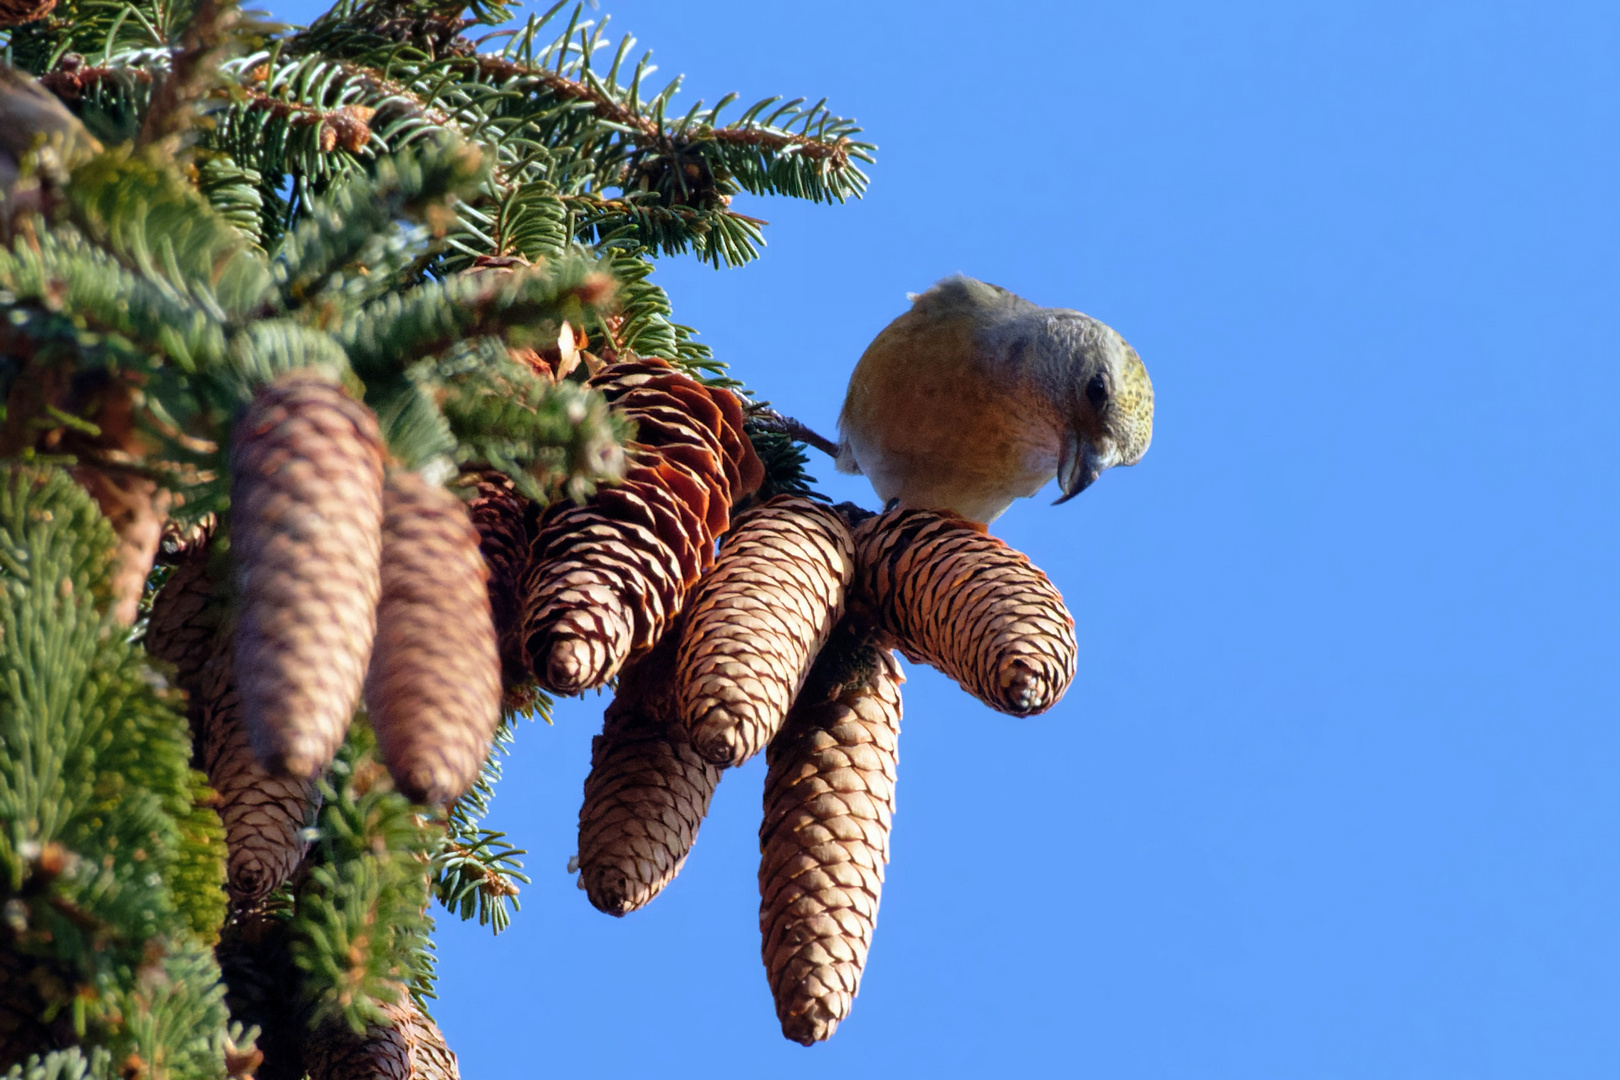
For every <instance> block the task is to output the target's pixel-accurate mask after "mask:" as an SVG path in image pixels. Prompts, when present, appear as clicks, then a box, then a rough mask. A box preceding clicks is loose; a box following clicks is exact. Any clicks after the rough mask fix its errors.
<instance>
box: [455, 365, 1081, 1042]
mask: <svg viewBox="0 0 1620 1080" xmlns="http://www.w3.org/2000/svg"><path fill="white" fill-rule="evenodd" d="M591 385H593V386H595V387H597V388H598V389H600V390H602V391H603V392H604V394H606V396H607V397H608V398H609V400H611V401H612V402H613V403H614V405H615V407H616V408H617V409H618V410H620V412H621V413H622V414H623V415H625V416H626V417H627V418H629V419H631V420H633V421H634V422H635V423H636V428H637V435H636V441H635V442H633V443H632V444H631V446H630V458H631V460H632V462H633V463H634V464H633V468H632V469H631V471H630V474H629V478H628V480H627V482H626V483H625V484H624V485H622V486H620V487H616V488H611V489H607V490H604V491H602V492H601V493H600V494H598V495H597V496H596V497H595V498H594V499H592V500H590V501H589V502H588V503H586V504H585V505H583V506H572V505H565V506H559V507H555V508H552V509H551V510H548V511H545V512H543V513H542V512H537V511H536V509H535V508H534V507H531V506H526V505H525V504H524V501H523V500H522V499H521V498H519V497H517V496H516V495H515V494H514V493H513V492H512V491H511V490H510V488H509V487H508V486H506V485H505V484H503V483H502V482H501V481H500V480H498V479H496V478H492V477H486V478H483V479H481V480H480V481H479V491H478V495H477V497H476V498H475V499H474V500H473V520H474V522H475V523H476V524H477V526H478V529H479V532H480V534H481V536H482V537H483V544H484V548H483V550H484V555H485V559H486V562H487V563H488V565H489V567H490V571H491V593H492V608H493V610H494V611H495V612H496V618H497V625H498V626H500V628H501V629H500V637H501V642H502V644H501V655H502V665H503V670H504V671H505V673H506V679H507V681H508V682H509V683H511V682H512V681H514V680H518V679H522V678H525V677H532V678H533V679H534V681H535V682H536V683H537V684H538V685H539V686H541V687H542V688H544V689H547V690H550V691H552V692H554V693H559V694H576V693H580V692H581V691H584V690H589V689H592V688H596V687H601V686H604V685H606V684H607V683H608V682H609V681H610V680H612V679H614V678H617V680H618V684H617V692H616V695H615V697H614V699H613V701H612V703H611V704H610V705H609V706H608V709H607V713H606V716H605V718H604V723H603V730H602V734H601V735H600V736H598V737H597V738H596V740H595V741H594V743H593V746H592V759H591V772H590V775H589V777H588V778H587V779H586V782H585V797H584V803H583V806H582V807H581V809H580V822H579V850H578V854H577V856H576V858H575V860H574V862H573V863H572V865H571V869H576V870H578V871H579V874H580V878H579V883H580V886H581V888H583V889H584V890H585V892H586V894H587V895H588V896H589V898H590V901H591V903H592V904H594V905H595V906H596V907H597V908H599V909H601V910H602V911H605V912H608V913H609V914H613V915H624V914H627V913H628V912H631V911H634V910H636V909H637V908H640V907H642V906H643V905H645V904H647V903H648V902H649V901H651V900H652V899H653V897H655V896H656V895H658V893H659V892H660V891H661V890H662V889H663V888H664V887H665V886H666V885H668V884H669V882H670V881H671V880H673V879H674V877H675V875H676V874H677V873H678V872H679V871H680V868H681V866H682V864H683V863H684V861H685V859H686V857H687V855H688V853H689V852H690V850H691V848H692V844H693V842H694V841H695V840H696V837H697V832H698V828H699V826H700V824H701V822H702V820H703V817H704V815H705V814H706V813H707V811H708V807H709V802H710V799H711V798H712V796H713V794H714V791H715V788H716V786H717V785H718V783H719V782H720V778H721V775H722V773H723V771H724V770H725V769H727V768H730V767H734V766H737V765H741V764H742V763H743V762H745V761H747V760H748V759H749V758H751V757H753V756H754V755H755V754H757V753H759V752H760V751H762V750H763V751H766V754H767V762H768V776H767V780H766V789H765V814H764V820H763V823H762V825H761V829H760V847H761V861H760V892H761V908H760V929H761V933H762V936H763V953H764V960H765V966H766V970H767V975H768V979H769V982H770V986H771V990H772V993H773V995H774V996H775V999H776V1005H777V1013H778V1016H779V1018H780V1019H781V1022H782V1029H783V1032H784V1034H786V1035H787V1036H788V1037H789V1038H791V1039H794V1040H796V1041H799V1042H802V1043H805V1044H810V1043H813V1042H816V1041H818V1040H821V1039H825V1038H827V1037H828V1036H829V1035H831V1034H832V1032H833V1031H834V1029H836V1027H837V1025H838V1023H839V1021H841V1020H842V1019H843V1018H844V1017H845V1016H847V1015H848V1013H849V1009H850V1005H851V1003H852V1000H853V998H854V996H855V993H856V990H857V988H858V986H859V982H860V975H861V970H862V967H863V965H864V962H865V958H866V953H867V948H868V946H869V944H870V941H871V935H872V930H873V926H874V925H875V922H876V916H877V907H878V900H879V895H880V892H881V887H882V881H883V868H884V865H885V864H886V862H887V860H888V835H889V829H890V823H891V819H892V815H893V812H894V785H895V764H896V751H897V741H898V734H899V722H900V689H899V688H900V684H901V682H902V681H903V677H902V675H901V673H900V668H899V664H898V663H897V662H896V660H895V658H894V655H893V654H894V650H898V651H899V652H900V653H901V654H903V655H904V656H906V657H907V658H908V659H910V660H913V661H916V662H921V663H927V664H931V665H933V666H935V667H937V668H939V669H940V670H941V671H944V672H945V673H946V674H948V675H950V676H951V677H952V678H954V679H955V680H956V681H957V682H958V683H960V684H961V685H962V687H963V688H964V689H966V690H967V691H968V692H969V693H971V694H973V695H974V696H976V697H978V698H979V699H980V700H982V701H984V702H985V703H986V704H988V705H990V706H991V707H993V708H995V709H998V710H1000V711H1002V712H1007V713H1012V714H1015V715H1030V714H1033V713H1038V712H1042V711H1044V710H1046V709H1048V708H1050V707H1051V706H1052V705H1053V704H1054V703H1055V702H1056V701H1057V700H1058V698H1059V697H1061V696H1062V694H1063V692H1064V690H1065V689H1066V688H1067V686H1068V683H1069V680H1070V679H1071V678H1072V677H1073V674H1074V666H1075V659H1076V645H1075V638H1074V629H1073V628H1074V621H1073V619H1072V618H1070V616H1069V614H1068V612H1067V610H1066V609H1065V608H1064V605H1063V600H1062V597H1061V596H1060V595H1059V594H1058V592H1057V590H1056V589H1055V588H1054V587H1053V586H1052V584H1051V583H1050V582H1049V581H1048V580H1047V579H1046V577H1045V575H1043V574H1042V573H1041V572H1040V571H1039V570H1037V569H1036V568H1035V567H1033V566H1031V565H1030V563H1029V561H1028V559H1026V558H1025V557H1024V556H1023V555H1021V554H1019V553H1018V552H1016V551H1013V550H1011V549H1010V548H1008V547H1007V546H1006V545H1005V544H1003V543H1001V542H1000V541H998V540H996V539H994V538H992V537H990V536H988V535H986V534H985V533H984V532H983V530H982V527H978V526H975V525H972V524H970V523H968V522H966V521H963V520H961V519H959V518H955V517H953V516H950V515H948V514H940V513H934V512H930V511H921V510H895V511H891V512H889V513H886V514H882V515H870V514H867V513H865V512H864V511H860V510H858V509H855V508H853V507H848V506H842V507H837V508H833V507H828V506H825V505H823V504H820V503H817V502H815V501H812V500H810V499H807V498H802V497H798V496H791V495H781V496H777V497H775V498H771V499H768V500H765V501H763V502H761V501H758V500H757V499H755V498H754V497H753V496H754V493H755V492H756V490H757V488H758V486H759V484H760V481H761V478H762V475H763V469H762V466H761V465H760V462H759V460H758V458H757V457H756V456H755V455H754V452H753V449H752V447H751V445H750V444H749V442H748V441H747V439H746V438H745V437H744V436H743V433H742V428H741V425H742V419H743V416H742V411H741V409H740V407H739V403H738V402H737V401H736V399H735V398H733V397H732V395H730V394H729V393H727V392H725V391H723V390H716V389H714V388H710V387H705V386H702V385H700V384H698V383H696V382H694V381H692V380H691V379H688V378H687V377H685V376H684V375H682V374H680V373H679V372H676V371H675V370H674V369H672V368H670V367H669V366H668V365H666V364H664V363H662V362H660V361H656V360H639V361H633V362H629V363H622V364H616V365H613V366H610V367H608V368H605V369H603V370H602V371H600V372H598V373H597V374H596V375H595V376H593V377H592V379H591ZM734 510H740V511H741V512H740V513H738V514H737V516H736V517H735V519H733V511H734ZM716 540H718V542H719V546H718V549H716V546H715V542H716Z"/></svg>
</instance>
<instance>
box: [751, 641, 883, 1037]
mask: <svg viewBox="0 0 1620 1080" xmlns="http://www.w3.org/2000/svg"><path fill="white" fill-rule="evenodd" d="M904 681H905V677H904V676H903V675H902V674H901V673H900V665H899V664H898V663H896V662H895V659H894V655H893V654H892V653H891V652H889V651H888V650H887V649H885V648H880V647H878V646H876V645H874V644H872V643H870V642H869V641H864V640H861V639H860V637H859V636H858V635H857V634H856V633H855V632H854V631H853V630H852V629H851V625H850V624H849V623H847V622H846V623H845V624H843V626H841V627H840V628H839V630H837V631H835V633H834V637H833V641H832V643H831V644H829V645H828V647H827V648H826V650H825V651H823V653H822V655H821V658H820V659H819V660H817V662H816V666H815V669H814V670H813V671H812V672H811V674H810V677H809V679H808V681H807V683H806V685H805V688H804V691H803V692H802V693H801V694H800V695H799V700H798V701H797V702H795V703H794V706H793V711H792V712H791V713H790V714H789V715H788V718H787V723H786V724H785V725H784V726H783V728H782V731H781V733H780V734H779V735H777V737H776V739H775V740H774V741H772V743H771V745H770V748H769V750H767V751H766V760H767V762H768V763H769V768H768V771H767V773H766V776H765V818H764V821H763V822H761V824H760V827H759V848H760V860H759V895H760V907H759V928H760V934H761V937H762V946H761V951H762V954H763V957H764V960H765V974H766V978H767V979H768V980H769V981H770V984H771V994H772V996H773V997H774V998H775V999H776V1015H777V1018H778V1019H779V1020H780V1021H781V1022H782V1034H783V1035H785V1036H787V1037H788V1038H789V1039H792V1040H794V1041H795V1042H800V1043H803V1044H804V1045H806V1046H809V1045H810V1044H811V1043H815V1042H819V1041H821V1040H823V1039H826V1038H828V1037H829V1036H831V1035H832V1033H833V1032H834V1031H835V1030H836V1029H837V1027H838V1024H839V1022H840V1021H842V1020H843V1019H844V1018H845V1017H846V1016H848V1015H849V1010H850V1007H851V1005H852V1004H853V1002H854V999H855V994H856V992H857V991H858V990H859V989H860V984H861V970H862V968H863V967H864V966H865V964H866V953H867V949H868V948H869V947H870V946H871V944H872V930H873V928H874V927H875V926H876V925H877V910H878V901H879V899H880V897H881V894H882V889H883V867H884V865H885V864H886V863H887V862H888V861H889V827H890V824H891V822H892V819H893V815H894V784H895V763H896V761H897V754H898V740H899V735H900V684H901V683H902V682H904Z"/></svg>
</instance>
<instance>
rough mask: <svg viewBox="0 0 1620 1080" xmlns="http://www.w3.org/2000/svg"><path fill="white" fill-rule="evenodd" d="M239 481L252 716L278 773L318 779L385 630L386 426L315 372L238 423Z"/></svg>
mask: <svg viewBox="0 0 1620 1080" xmlns="http://www.w3.org/2000/svg"><path fill="white" fill-rule="evenodd" d="M231 473H232V475H231V551H232V555H233V557H234V558H235V561H236V567H237V584H238V590H237V591H238V593H239V594H240V599H241V624H240V630H239V632H238V633H237V636H236V650H237V651H236V674H237V680H238V685H239V687H240V689H241V694H242V710H243V716H244V718H245V720H246V722H247V726H248V733H249V737H250V739H251V740H252V743H253V749H254V751H255V752H256V753H257V754H258V755H259V756H260V758H261V759H262V760H263V761H264V762H265V763H266V764H267V765H268V766H269V767H270V768H271V769H272V770H273V771H276V772H282V773H286V774H289V775H294V776H314V775H316V774H317V773H319V772H320V771H321V770H322V769H324V768H325V767H326V766H327V765H328V764H329V763H330V762H331V760H332V755H333V754H334V753H335V752H336V750H337V748H338V745H339V744H340V743H341V742H342V741H343V733H344V732H345V731H346V730H347V729H348V726H349V718H350V716H352V715H353V714H354V709H355V706H356V705H357V704H358V703H359V700H360V687H361V682H362V680H363V679H364V678H365V673H366V661H367V658H368V657H369V656H370V655H371V640H372V636H373V634H374V633H375V632H376V626H377V623H376V619H377V595H378V589H379V581H378V579H379V572H378V563H379V558H380V555H381V548H382V481H383V469H382V444H381V439H380V436H379V434H378V431H377V418H376V417H375V416H373V415H372V413H371V410H369V409H367V408H366V407H365V406H364V405H361V404H359V403H358V402H356V401H354V400H353V399H352V398H350V397H349V396H348V395H346V394H345V393H344V392H343V390H342V389H341V388H339V387H338V386H336V385H334V384H333V383H330V382H327V381H326V380H325V379H323V378H321V377H320V376H318V375H315V374H313V373H311V372H307V371H295V372H291V373H289V374H287V375H283V376H281V377H280V378H278V379H277V380H276V381H275V382H273V383H271V384H270V385H268V386H266V387H264V388H262V389H261V390H260V391H259V392H258V394H257V395H256V396H255V397H254V399H253V403H252V404H251V405H250V406H249V407H248V410H247V413H246V414H245V415H244V416H243V417H242V418H241V419H240V420H239V421H237V424H236V430H235V445H234V447H233V450H232V454H231Z"/></svg>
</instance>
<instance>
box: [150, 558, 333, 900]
mask: <svg viewBox="0 0 1620 1080" xmlns="http://www.w3.org/2000/svg"><path fill="white" fill-rule="evenodd" d="M208 560H209V552H208V544H207V543H206V542H203V543H198V544H194V545H192V546H191V547H190V548H188V549H187V550H186V551H185V552H184V553H183V554H182V556H181V559H180V562H179V564H178V565H177V566H176V567H175V570H174V573H173V574H171V575H170V576H169V580H168V581H166V582H164V583H163V588H162V589H160V590H159V591H158V594H157V596H156V597H154V598H153V600H152V613H151V617H150V618H149V619H148V621H147V631H146V650H147V652H149V653H150V654H151V655H153V656H155V657H157V658H158V659H160V660H167V661H168V662H169V663H171V664H173V665H174V666H175V669H176V674H177V676H178V681H179V684H180V686H181V688H182V689H184V690H185V691H186V694H187V695H188V702H187V707H186V708H187V715H188V717H189V719H190V721H191V731H192V740H193V755H194V758H195V761H196V765H197V767H198V768H200V769H201V770H202V771H203V772H205V773H206V774H207V775H208V783H209V786H210V787H212V788H213V789H214V791H215V793H216V794H217V795H218V796H219V802H218V804H217V805H216V806H215V809H216V810H217V811H218V813H219V818H220V822H221V824H223V825H224V827H225V845H226V851H227V855H226V862H225V888H226V891H227V892H228V893H229V894H230V896H231V899H232V900H233V901H234V902H235V903H236V904H238V905H244V904H250V903H252V902H253V901H255V900H259V899H262V898H263V897H265V896H268V895H269V894H270V893H272V892H274V891H275V890H276V889H277V888H279V887H280V886H281V885H282V883H283V882H285V881H286V880H287V879H288V878H289V877H291V876H292V873H293V871H294V870H296V869H297V867H298V863H299V861H300V860H301V859H302V858H303V857H304V852H305V850H306V849H307V848H308V844H307V843H306V842H305V841H304V838H303V830H304V829H305V828H307V827H308V826H309V825H311V824H313V822H314V819H315V811H316V810H317V809H318V808H319V806H320V797H319V795H318V794H317V793H316V791H315V786H314V785H313V784H312V783H310V782H309V781H308V780H306V779H303V778H300V777H293V776H276V775H272V774H271V773H270V772H269V771H268V770H267V769H265V767H264V766H263V765H261V764H260V763H259V761H258V758H257V757H256V756H255V755H254V754H253V752H252V751H251V750H250V749H249V747H248V733H247V727H246V726H245V724H244V723H243V717H242V701H241V696H240V694H239V693H238V688H237V685H236V682H235V680H234V679H233V677H232V673H231V652H232V649H231V637H230V632H229V629H228V628H225V627H222V625H221V619H222V616H223V607H224V605H223V604H222V603H220V602H219V601H218V600H217V599H216V597H215V594H214V589H215V586H214V583H213V581H212V579H211V578H210V576H209V573H208Z"/></svg>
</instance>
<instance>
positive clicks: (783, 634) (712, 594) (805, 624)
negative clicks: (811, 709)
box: [675, 495, 855, 765]
mask: <svg viewBox="0 0 1620 1080" xmlns="http://www.w3.org/2000/svg"><path fill="white" fill-rule="evenodd" d="M854 574H855V549H854V543H853V541H852V540H851V539H850V534H849V528H848V527H847V526H846V525H845V524H844V520H843V518H841V517H839V516H838V515H837V514H836V513H834V512H833V511H832V510H830V509H828V508H827V507H825V506H822V505H820V504H819V503H815V502H812V501H810V500H809V499H805V498H801V497H799V496H796V495H779V496H777V497H776V498H774V499H771V500H770V501H769V502H766V503H764V504H762V505H761V506H759V507H756V508H755V509H753V510H750V511H749V512H748V513H747V514H746V515H745V516H743V517H742V518H740V519H739V520H738V522H737V524H736V526H735V527H734V528H733V529H732V530H731V532H729V533H727V534H726V538H725V543H724V544H723V545H722V546H721V549H720V555H719V557H718V558H717V559H716V560H715V564H714V567H713V569H711V570H710V571H709V573H708V576H706V577H705V578H704V579H703V581H702V583H701V584H700V585H699V586H698V588H697V591H696V592H695V593H694V594H693V596H692V599H691V601H690V602H689V603H688V605H687V611H688V615H687V617H686V620H685V622H684V624H683V626H682V630H681V638H680V646H679V652H678V654H677V658H676V662H675V669H676V671H677V673H678V675H677V687H676V693H677V700H678V703H679V706H680V718H681V721H682V722H683V723H684V724H685V725H686V727H687V731H688V732H689V734H690V736H691V739H692V745H693V746H695V747H696V748H697V750H698V752H699V753H701V754H702V755H703V756H704V757H706V758H708V759H709V760H710V761H712V762H714V763H715V764H717V765H741V764H742V763H743V762H745V761H747V760H748V759H749V758H751V757H753V756H754V755H755V754H757V753H758V752H759V751H761V750H763V749H764V748H765V744H766V743H768V742H770V741H771V737H772V736H774V735H775V734H776V731H777V729H778V728H780V727H781V726H782V720H783V718H784V717H785V716H787V712H788V708H789V706H791V705H792V704H793V698H794V696H795V695H796V694H797V693H798V692H799V687H800V686H802V685H803V684H804V678H805V676H806V675H807V674H808V673H809V671H810V665H811V664H812V663H813V662H814V661H815V658H816V654H817V653H818V652H820V651H821V647H822V645H823V644H825V642H826V640H827V635H828V634H830V633H832V628H833V627H834V626H835V625H837V623H838V620H839V619H840V618H842V617H843V613H844V593H845V590H846V589H847V588H848V587H849V583H850V581H851V579H852V578H853V577H854Z"/></svg>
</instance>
